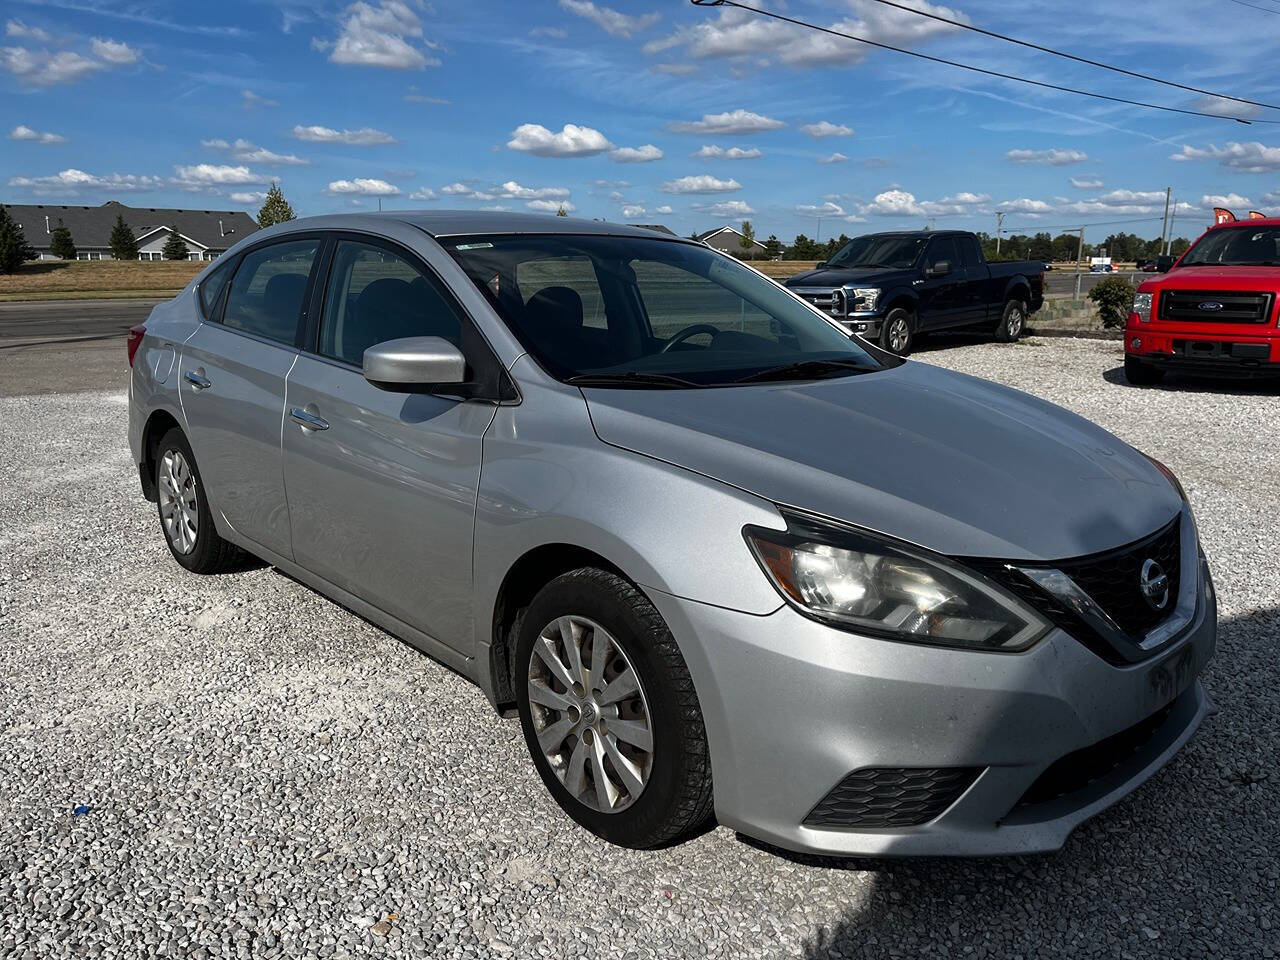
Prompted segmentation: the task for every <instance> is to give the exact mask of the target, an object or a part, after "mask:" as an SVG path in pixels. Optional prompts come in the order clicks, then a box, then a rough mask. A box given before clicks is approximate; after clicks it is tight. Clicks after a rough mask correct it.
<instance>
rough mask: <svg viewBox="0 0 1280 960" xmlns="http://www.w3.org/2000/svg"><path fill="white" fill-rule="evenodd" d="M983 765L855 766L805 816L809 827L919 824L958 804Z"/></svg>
mask: <svg viewBox="0 0 1280 960" xmlns="http://www.w3.org/2000/svg"><path fill="white" fill-rule="evenodd" d="M981 772H982V768H981V767H947V768H943V769H940V770H939V769H931V768H904V767H878V768H867V769H865V770H855V771H854V772H853V773H851V774H849V775H848V776H847V777H845V778H844V779H843V780H841V781H840V782H839V783H837V784H836V785H835V786H834V787H833V788H832V789H831V792H830V793H828V794H827V795H826V796H825V797H823V798H822V800H821V802H819V803H818V805H817V806H816V807H814V808H813V810H811V811H810V812H809V815H808V816H807V817H805V818H804V823H805V826H808V827H864V828H871V827H916V826H919V825H920V824H922V823H928V822H929V821H930V820H932V819H933V818H934V817H936V816H938V815H939V814H940V813H942V811H944V810H946V809H947V807H949V806H951V804H953V803H955V802H956V800H957V799H958V798H959V796H960V794H962V793H964V792H965V790H967V789H969V785H970V784H972V783H973V781H974V780H976V779H977V778H978V774H979V773H981Z"/></svg>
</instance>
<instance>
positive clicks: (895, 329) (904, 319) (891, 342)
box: [880, 307, 914, 357]
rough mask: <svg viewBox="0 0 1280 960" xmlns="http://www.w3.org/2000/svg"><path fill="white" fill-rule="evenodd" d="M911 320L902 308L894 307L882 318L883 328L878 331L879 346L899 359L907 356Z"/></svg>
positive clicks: (910, 339)
mask: <svg viewBox="0 0 1280 960" xmlns="http://www.w3.org/2000/svg"><path fill="white" fill-rule="evenodd" d="M913 319H914V318H913V317H912V316H911V314H910V313H909V312H908V311H906V310H904V309H902V307H894V308H893V309H892V310H890V311H889V315H888V316H887V317H885V318H884V326H883V327H881V329H880V346H882V347H884V348H885V349H886V350H888V351H889V352H890V353H896V354H897V355H898V356H900V357H905V356H906V355H907V354H909V353H910V352H911V345H912V340H913V333H912V329H911V328H912V326H913Z"/></svg>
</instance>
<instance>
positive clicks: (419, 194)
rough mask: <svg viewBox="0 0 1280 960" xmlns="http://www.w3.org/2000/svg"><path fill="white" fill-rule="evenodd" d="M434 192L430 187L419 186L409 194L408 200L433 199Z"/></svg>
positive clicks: (434, 196)
mask: <svg viewBox="0 0 1280 960" xmlns="http://www.w3.org/2000/svg"><path fill="white" fill-rule="evenodd" d="M435 198H436V192H435V191H434V190H432V189H431V188H430V187H419V188H418V189H417V190H415V191H413V193H411V194H409V199H410V200H434V199H435Z"/></svg>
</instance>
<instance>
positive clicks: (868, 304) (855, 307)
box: [849, 287, 880, 313]
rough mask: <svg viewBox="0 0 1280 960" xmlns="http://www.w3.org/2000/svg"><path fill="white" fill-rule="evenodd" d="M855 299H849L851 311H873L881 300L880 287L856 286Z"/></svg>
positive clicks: (854, 289) (854, 290)
mask: <svg viewBox="0 0 1280 960" xmlns="http://www.w3.org/2000/svg"><path fill="white" fill-rule="evenodd" d="M852 293H853V299H852V300H850V301H849V312H850V313H854V312H862V311H866V312H868V313H870V312H873V311H874V310H875V308H876V304H878V303H879V302H880V288H879V287H854V288H853V291H852Z"/></svg>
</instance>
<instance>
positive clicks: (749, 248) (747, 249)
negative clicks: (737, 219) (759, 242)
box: [738, 220, 756, 258]
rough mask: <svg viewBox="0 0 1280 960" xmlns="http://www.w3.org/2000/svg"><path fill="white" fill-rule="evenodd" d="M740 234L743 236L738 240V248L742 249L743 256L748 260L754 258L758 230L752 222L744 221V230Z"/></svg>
mask: <svg viewBox="0 0 1280 960" xmlns="http://www.w3.org/2000/svg"><path fill="white" fill-rule="evenodd" d="M738 232H739V233H741V234H742V236H741V237H739V238H738V246H740V247H741V248H742V255H743V256H744V257H748V258H752V257H754V256H755V245H756V228H755V227H753V226H752V225H751V221H750V220H743V221H742V229H741V230H740V231H738Z"/></svg>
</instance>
